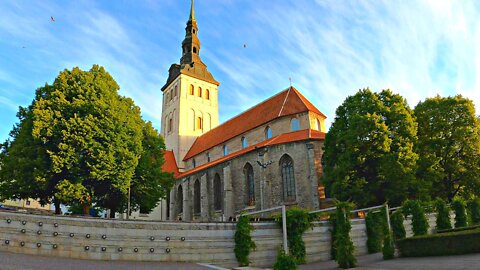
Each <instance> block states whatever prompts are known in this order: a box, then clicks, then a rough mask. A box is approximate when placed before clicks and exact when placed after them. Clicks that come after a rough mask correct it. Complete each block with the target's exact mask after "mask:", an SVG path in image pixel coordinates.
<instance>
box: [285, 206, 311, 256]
mask: <svg viewBox="0 0 480 270" xmlns="http://www.w3.org/2000/svg"><path fill="white" fill-rule="evenodd" d="M286 214H287V239H288V250H289V251H290V254H291V256H293V257H294V258H295V260H296V262H297V263H298V264H303V263H305V256H306V251H305V242H304V241H303V233H304V232H305V231H306V230H307V229H309V228H311V227H312V221H313V219H314V216H313V215H309V214H308V211H307V210H304V209H299V208H291V209H288V210H287V213H286ZM277 222H278V224H279V225H280V226H282V220H281V219H279V220H278V221H277Z"/></svg>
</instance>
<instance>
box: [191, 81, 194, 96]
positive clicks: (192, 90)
mask: <svg viewBox="0 0 480 270" xmlns="http://www.w3.org/2000/svg"><path fill="white" fill-rule="evenodd" d="M194 94H195V86H193V84H190V95H192V96H193V95H194Z"/></svg>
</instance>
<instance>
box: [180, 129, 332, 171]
mask: <svg viewBox="0 0 480 270" xmlns="http://www.w3.org/2000/svg"><path fill="white" fill-rule="evenodd" d="M324 139H325V133H323V132H321V131H317V130H313V129H303V130H298V131H293V132H289V133H284V134H280V135H278V136H276V137H273V138H270V139H268V140H265V141H263V142H260V143H257V144H255V145H251V146H249V147H247V148H244V149H242V150H240V151H237V152H234V153H231V154H229V155H227V156H224V157H221V158H219V159H217V160H214V161H211V162H209V163H206V164H203V165H201V166H198V167H196V168H194V169H191V170H188V171H186V172H183V173H180V174H179V175H178V176H175V177H176V178H177V179H180V178H183V177H186V176H188V175H191V174H194V173H196V172H199V171H202V170H205V169H207V168H209V167H212V166H215V165H217V164H220V163H222V162H225V161H228V160H231V159H233V158H235V157H238V156H241V155H243V154H246V153H248V152H251V151H253V150H255V149H257V148H262V147H265V146H271V145H277V144H283V143H290V142H297V141H304V140H324Z"/></svg>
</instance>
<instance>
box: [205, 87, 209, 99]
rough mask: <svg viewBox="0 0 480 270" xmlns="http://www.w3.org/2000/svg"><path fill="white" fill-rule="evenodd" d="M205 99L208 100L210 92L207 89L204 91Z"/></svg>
mask: <svg viewBox="0 0 480 270" xmlns="http://www.w3.org/2000/svg"><path fill="white" fill-rule="evenodd" d="M205 98H206V99H208V100H210V91H209V90H208V89H207V90H205Z"/></svg>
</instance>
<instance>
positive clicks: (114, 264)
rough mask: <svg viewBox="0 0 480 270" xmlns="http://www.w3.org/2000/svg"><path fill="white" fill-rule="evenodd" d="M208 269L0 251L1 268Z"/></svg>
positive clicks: (206, 268) (100, 269)
mask: <svg viewBox="0 0 480 270" xmlns="http://www.w3.org/2000/svg"><path fill="white" fill-rule="evenodd" d="M85 269H87V270H114V269H115V270H147V269H148V270H156V269H162V270H170V269H171V270H187V269H188V270H190V269H192V270H208V269H209V268H208V267H205V266H201V265H198V264H193V263H173V262H172V263H169V262H129V261H91V260H79V259H66V258H58V257H45V256H37V255H26V254H16V253H8V252H0V270H85Z"/></svg>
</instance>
